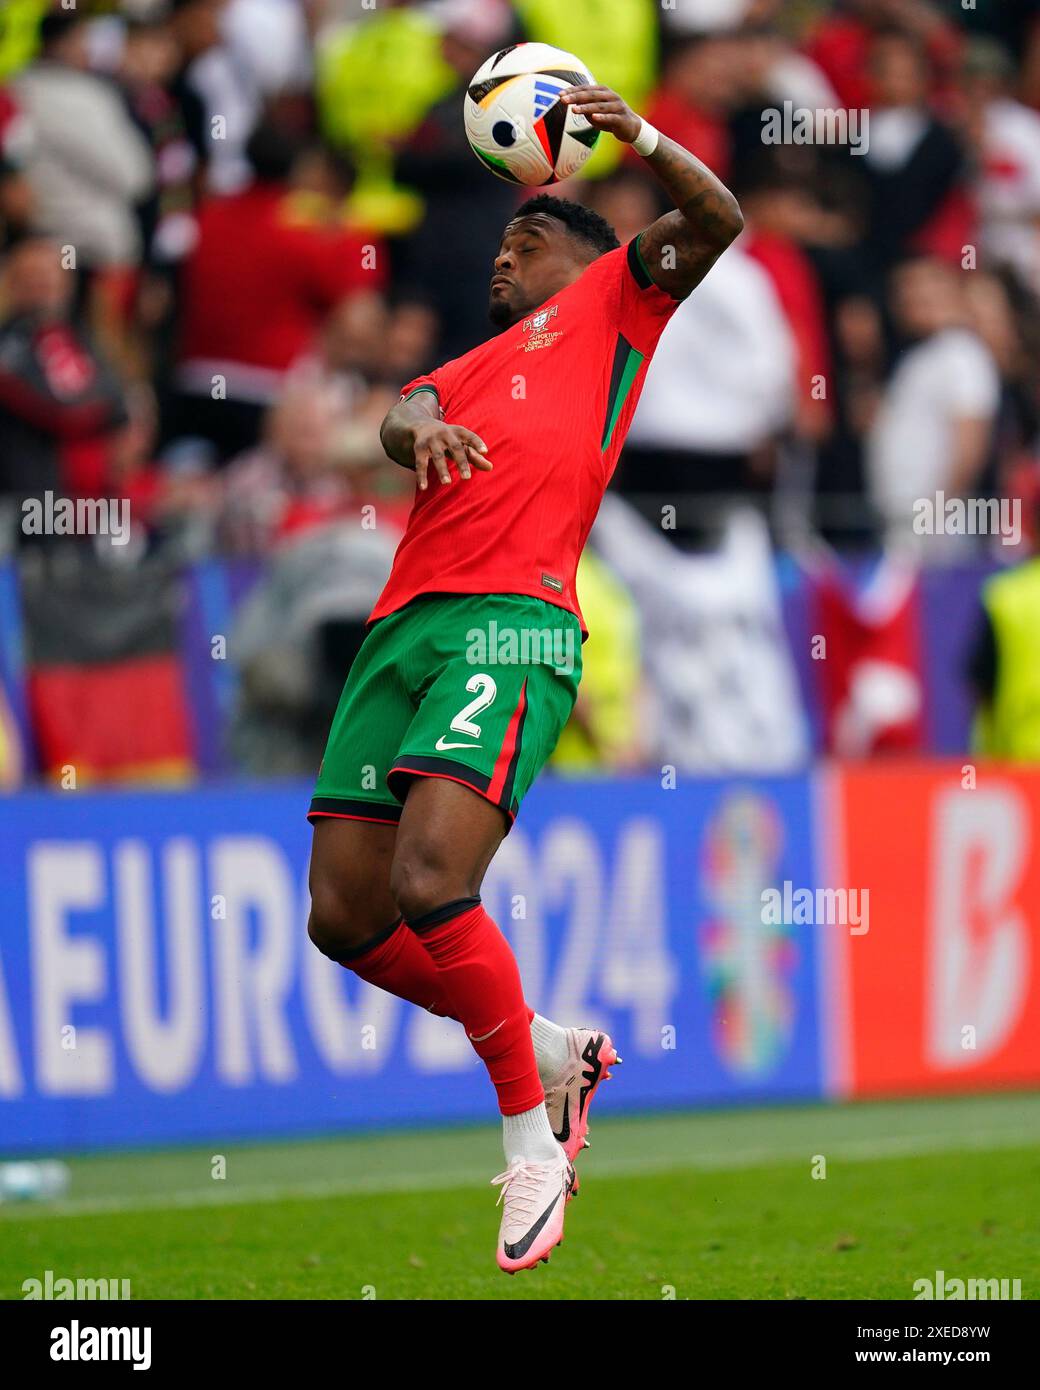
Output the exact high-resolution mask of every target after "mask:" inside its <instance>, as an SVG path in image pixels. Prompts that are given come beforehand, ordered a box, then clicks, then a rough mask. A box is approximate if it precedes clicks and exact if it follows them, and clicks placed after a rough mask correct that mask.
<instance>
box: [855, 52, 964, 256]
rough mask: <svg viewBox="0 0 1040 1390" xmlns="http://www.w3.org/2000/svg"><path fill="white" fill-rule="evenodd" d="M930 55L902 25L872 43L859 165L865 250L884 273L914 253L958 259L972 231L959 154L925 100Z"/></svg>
mask: <svg viewBox="0 0 1040 1390" xmlns="http://www.w3.org/2000/svg"><path fill="white" fill-rule="evenodd" d="M929 74H930V69H929V59H928V53H927V49H926V48H925V46H924V44H923V43H922V41H921V40H920V39H918V38H916V37H915V36H914V35H912V34H910V33H907V32H904V31H902V30H899V29H887V30H882V31H880V32H879V33H877V34H876V35H875V36H874V38H873V39H872V41H871V45H870V76H871V91H872V98H871V107H870V137H869V142H868V145H867V151H866V155H865V157H864V158H863V159H862V160H859V161H857V163H860V164H862V165H863V166H864V171H865V173H866V176H867V180H868V185H869V191H870V223H869V233H868V241H867V249H868V251H869V254H870V256H871V259H872V262H873V264H874V265H875V266H876V267H877V268H878V269H879V270H881V271H886V270H888V269H889V267H891V266H892V265H893V264H894V263H895V261H896V260H897V259H898V258H899V257H900V256H901V255H906V254H908V253H909V252H910V251H911V250H916V251H933V252H935V253H937V254H946V255H948V256H949V257H950V258H951V259H955V260H959V259H960V256H961V251H962V248H963V246H964V245H965V243H966V242H968V241H970V240H971V239H972V236H973V227H972V222H971V210H970V208H969V207H966V206H965V205H964V202H963V199H962V198H961V196H960V195H961V186H960V180H961V178H962V176H963V174H964V172H965V168H964V156H963V152H962V150H961V146H960V144H959V142H958V140H957V138H956V137H955V135H954V134H953V131H952V130H951V129H950V128H949V127H948V126H947V125H945V124H944V123H943V122H942V121H940V120H939V119H938V118H937V117H936V116H935V114H934V113H933V111H932V110H931V108H930V105H929Z"/></svg>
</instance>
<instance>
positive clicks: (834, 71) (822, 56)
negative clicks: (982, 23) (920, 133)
mask: <svg viewBox="0 0 1040 1390" xmlns="http://www.w3.org/2000/svg"><path fill="white" fill-rule="evenodd" d="M893 26H895V27H898V28H899V29H901V30H902V31H903V32H904V33H905V34H908V35H912V36H914V38H915V39H916V40H917V42H918V43H919V44H920V45H921V47H922V49H923V51H924V54H925V55H926V57H927V63H928V67H927V76H928V90H929V92H930V93H932V94H938V95H942V94H943V93H945V91H946V90H947V89H948V80H949V75H950V74H951V73H952V72H953V70H954V67H955V65H956V61H957V55H958V53H959V51H960V44H961V39H960V35H959V33H958V31H957V29H956V28H955V27H954V25H953V24H951V23H950V22H949V20H948V19H946V17H945V16H944V15H943V14H942V13H941V12H940V10H939V9H938V8H937V7H936V6H935V5H934V4H931V3H930V0H841V2H840V3H838V4H837V5H833V6H830V7H828V12H827V13H826V14H825V16H824V17H823V18H822V19H821V21H820V23H819V24H818V25H817V27H816V28H815V29H814V30H813V31H812V32H811V33H810V35H809V36H808V40H807V43H806V52H807V53H808V54H809V56H810V57H811V58H812V59H813V61H814V62H815V63H817V64H818V65H819V67H820V68H821V69H822V71H823V72H824V73H826V75H827V77H828V78H829V79H830V81H831V83H832V85H833V86H834V89H835V91H836V92H837V93H838V96H839V98H840V99H841V101H842V103H843V104H844V105H845V106H847V107H853V106H855V107H864V106H872V105H873V104H874V102H875V101H876V100H877V97H878V76H877V73H876V72H875V71H874V69H873V67H872V65H871V63H870V61H869V60H870V54H871V50H872V47H873V43H874V39H875V36H876V34H877V33H878V31H879V30H882V29H888V28H891V27H893Z"/></svg>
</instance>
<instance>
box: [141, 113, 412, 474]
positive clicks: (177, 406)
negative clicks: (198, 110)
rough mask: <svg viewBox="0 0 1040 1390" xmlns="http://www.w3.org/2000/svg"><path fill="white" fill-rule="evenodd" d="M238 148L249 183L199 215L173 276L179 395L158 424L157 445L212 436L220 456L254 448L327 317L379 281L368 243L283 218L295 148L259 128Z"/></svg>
mask: <svg viewBox="0 0 1040 1390" xmlns="http://www.w3.org/2000/svg"><path fill="white" fill-rule="evenodd" d="M248 151H249V157H250V161H251V163H252V166H253V168H254V170H255V178H254V180H253V182H252V183H251V184H250V185H249V187H248V188H246V189H244V190H243V191H242V192H241V193H236V194H232V195H230V196H228V197H217V198H210V199H207V200H206V201H205V202H204V203H203V204H202V205H201V207H200V208H199V212H198V221H199V240H198V245H197V247H196V248H195V251H194V252H193V253H192V255H191V256H190V257H189V258H188V260H187V262H186V263H185V266H184V272H183V278H182V321H181V334H180V350H179V354H178V358H179V366H178V370H177V384H178V387H179V395H178V396H177V397H176V398H175V400H174V402H173V407H172V411H171V415H170V419H169V420H168V423H167V428H166V435H167V438H173V437H175V436H177V435H193V434H201V435H203V436H204V437H206V438H207V439H210V440H212V442H213V443H214V444H215V445H216V447H217V449H218V452H219V455H220V457H221V459H227V458H229V457H230V456H231V455H232V454H235V453H238V452H239V451H240V450H242V449H245V448H249V447H250V446H252V445H253V444H255V443H256V441H257V439H258V437H259V433H260V425H261V421H262V418H263V414H264V410H265V409H266V407H267V406H268V405H270V404H271V403H272V402H273V401H275V400H276V399H277V396H278V392H279V389H280V387H281V385H282V382H283V381H284V380H285V377H286V373H287V372H288V370H289V368H290V366H291V365H292V363H293V362H294V360H295V359H296V358H297V357H299V356H300V354H301V353H303V352H305V351H306V350H308V349H309V348H311V347H312V345H313V344H314V342H315V340H316V339H317V336H318V334H319V332H320V331H321V326H322V322H323V319H324V316H325V315H326V314H327V313H328V312H329V310H331V309H332V308H333V307H334V306H335V305H336V304H338V303H339V302H340V301H341V300H342V299H343V298H345V297H346V296H347V295H349V294H350V293H351V292H352V291H355V290H359V289H362V288H364V289H370V288H376V289H378V288H380V287H381V286H382V285H383V284H384V283H385V280H386V275H387V270H386V264H385V255H384V253H383V248H382V247H381V246H380V245H378V243H375V242H371V241H368V240H366V238H365V237H364V236H363V235H361V234H360V233H357V232H352V231H348V230H346V229H341V228H338V227H330V226H327V225H324V224H322V223H318V222H316V221H315V220H314V219H312V218H309V217H306V216H304V215H300V214H298V213H297V212H296V211H295V210H294V208H293V206H292V203H291V201H290V199H289V197H288V194H289V192H290V176H291V174H292V171H293V167H294V163H295V161H296V159H297V157H298V155H299V153H300V146H299V143H298V142H297V141H295V140H294V139H293V138H292V137H290V136H289V135H288V134H287V133H286V132H285V131H284V130H282V129H280V128H278V127H277V126H275V125H273V124H262V125H261V126H260V127H258V129H257V131H256V132H255V133H254V135H253V136H252V138H251V140H250V142H249V147H248Z"/></svg>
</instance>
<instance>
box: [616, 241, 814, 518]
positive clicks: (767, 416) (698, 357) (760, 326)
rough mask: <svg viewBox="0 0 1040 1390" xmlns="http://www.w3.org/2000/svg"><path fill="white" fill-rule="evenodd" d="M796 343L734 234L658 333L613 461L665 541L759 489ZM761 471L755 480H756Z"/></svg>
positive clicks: (763, 276)
mask: <svg viewBox="0 0 1040 1390" xmlns="http://www.w3.org/2000/svg"><path fill="white" fill-rule="evenodd" d="M796 370H797V349H796V345H795V342H794V339H793V337H792V335H791V331H790V329H789V328H788V325H787V320H786V318H785V316H784V312H783V308H782V307H781V305H780V302H779V300H778V299H777V295H776V291H775V290H774V288H773V284H772V281H771V280H770V278H769V275H768V274H767V273H766V271H765V270H763V268H762V267H761V266H760V265H759V264H758V262H757V261H755V260H752V258H751V257H750V256H749V255H747V253H746V252H745V251H744V250H743V249H742V247H741V244H740V241H739V240H738V241H737V242H736V243H735V244H734V245H733V246H731V247H730V249H729V250H728V251H727V252H726V254H725V255H724V256H722V257H720V258H719V260H718V262H717V263H716V264H715V265H714V266H713V267H712V269H711V272H710V273H709V274H708V276H707V277H706V278H705V280H704V281H703V282H702V284H701V285H700V286H699V287H698V289H697V291H696V292H695V293H694V294H692V295H691V296H690V298H689V299H688V300H687V301H686V302H685V303H684V304H682V305H681V306H680V308H679V310H678V312H677V313H676V314H674V315H673V317H672V319H671V321H670V322H669V324H668V326H667V328H666V329H665V330H664V333H663V334H662V335H661V340H660V343H659V344H658V348H657V352H656V354H655V356H654V363H653V370H652V371H651V372H649V373H648V374H647V378H646V382H645V384H644V386H643V393H642V396H641V397H640V400H639V405H638V406H637V408H636V414H635V419H634V420H633V422H632V428H631V430H630V432H629V437H628V443H627V444H626V446H625V449H624V452H623V453H622V456H621V461H620V463H619V465H618V478H617V488H618V490H619V491H620V492H622V493H623V494H625V495H627V496H628V497H629V498H630V499H631V500H632V501H633V502H634V503H635V504H636V505H637V506H638V507H639V509H640V510H641V511H642V512H643V515H644V516H645V517H646V518H647V520H649V521H652V522H653V524H654V525H655V526H658V527H660V526H661V525H662V524H663V523H662V507H663V506H673V507H675V508H676V509H677V515H676V517H675V524H674V526H672V525H666V526H665V531H664V534H665V536H666V537H667V538H668V539H669V540H674V541H678V542H680V543H687V542H689V541H691V540H697V539H700V538H702V537H703V535H704V532H705V530H706V529H711V527H712V524H713V523H714V522H715V521H717V517H714V516H712V515H710V514H709V513H708V511H707V510H706V509H705V508H703V506H700V505H695V503H696V500H697V499H703V497H704V494H711V493H720V494H725V495H729V496H732V495H733V494H734V493H739V492H741V491H745V490H747V489H749V488H750V489H752V490H757V489H761V488H762V487H763V486H764V485H765V480H766V479H767V478H768V475H769V472H770V462H771V454H772V448H773V445H774V443H775V441H776V439H777V437H778V436H779V435H780V434H781V433H782V432H784V431H785V430H786V429H787V428H788V426H789V425H790V423H791V420H792V417H793V414H794V410H795V400H796V381H795V373H796ZM763 475H764V476H763Z"/></svg>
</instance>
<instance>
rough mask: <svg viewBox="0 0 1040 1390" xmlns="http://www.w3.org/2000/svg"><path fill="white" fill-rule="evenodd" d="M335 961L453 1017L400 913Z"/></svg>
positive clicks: (436, 977)
mask: <svg viewBox="0 0 1040 1390" xmlns="http://www.w3.org/2000/svg"><path fill="white" fill-rule="evenodd" d="M338 963H339V964H340V965H342V966H343V967H344V968H345V969H347V970H353V972H354V974H355V975H358V976H360V977H361V979H362V980H365V981H366V982H367V983H368V984H370V985H377V986H378V987H379V988H380V989H385V990H386V992H387V993H388V994H396V995H397V997H398V999H405V1000H407V1001H408V1003H409V1004H418V1006H419V1008H420V1009H426V1010H427V1011H428V1012H429V1013H431V1014H439V1015H440V1016H441V1017H442V1018H455V1015H454V1014H453V1013H452V1011H451V1007H450V1005H449V1004H448V1001H447V999H446V998H445V997H444V985H443V982H442V981H441V978H440V976H439V975H438V973H437V967H436V966H435V965H434V963H433V959H432V957H431V955H430V953H429V951H427V950H426V949H425V947H424V946H423V944H422V942H421V941H420V940H419V938H418V937H417V936H416V935H415V933H414V932H412V931H409V930H408V928H407V927H406V926H405V924H404V921H403V920H402V919H401V918H400V917H399V918H398V919H397V921H396V922H394V923H393V925H392V926H390V927H389V928H388V929H387V930H386V931H385V932H384V933H383V935H382V936H380V937H378V938H377V939H376V940H375V941H374V942H370V943H369V944H368V945H367V946H366V947H365V948H364V950H362V951H360V952H359V953H358V954H357V955H356V956H349V955H348V956H340V957H339V958H338ZM524 1007H525V1008H526V1005H525V1006H524ZM526 1017H527V1022H528V1025H530V1022H531V1019H532V1018H534V1009H527V1013H526Z"/></svg>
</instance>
